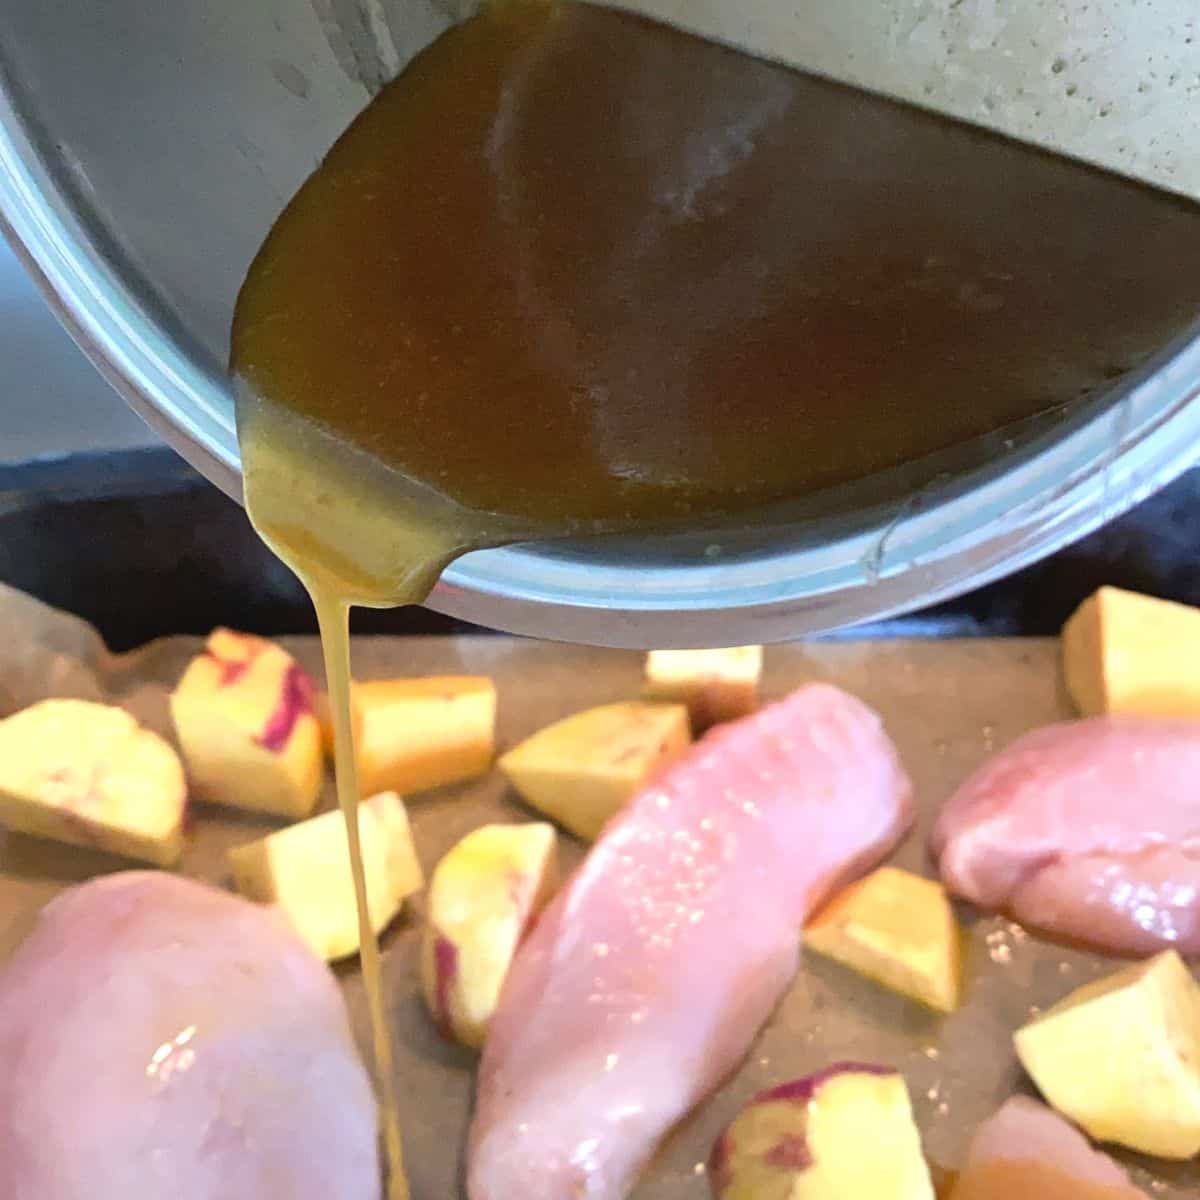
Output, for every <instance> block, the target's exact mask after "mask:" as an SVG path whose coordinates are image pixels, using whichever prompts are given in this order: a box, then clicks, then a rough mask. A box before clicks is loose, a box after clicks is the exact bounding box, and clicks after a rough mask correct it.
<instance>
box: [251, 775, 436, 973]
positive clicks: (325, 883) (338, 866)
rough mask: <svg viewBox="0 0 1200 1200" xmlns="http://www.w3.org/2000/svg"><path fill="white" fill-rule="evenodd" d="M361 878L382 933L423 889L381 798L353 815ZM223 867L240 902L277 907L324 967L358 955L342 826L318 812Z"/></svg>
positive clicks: (392, 811)
mask: <svg viewBox="0 0 1200 1200" xmlns="http://www.w3.org/2000/svg"><path fill="white" fill-rule="evenodd" d="M358 833H359V839H360V841H361V843H362V857H363V874H364V876H365V879H366V885H367V910H368V912H369V914H370V918H371V927H372V929H374V931H375V932H376V933H381V932H382V931H383V930H384V929H385V928H386V927H387V925H388V924H389V923H390V922H391V921H392V919H393V918H394V917H395V916H396V915H397V914H398V913H399V912H400V909H401V908H402V907H403V904H404V901H405V899H406V898H407V897H408V896H411V895H412V894H413V893H414V892H416V891H419V890H420V889H421V887H422V886H423V885H424V877H423V875H422V872H421V864H420V861H419V860H418V858H417V852H416V848H415V847H414V845H413V840H412V832H411V830H410V828H409V824H408V813H407V812H406V811H405V808H404V801H403V800H401V799H400V797H399V796H397V795H396V794H395V793H394V792H384V793H382V794H381V795H378V796H372V797H371V799H370V800H366V801H364V802H363V803H362V804H361V805H359V809H358ZM228 857H229V866H230V870H231V871H232V872H233V877H234V882H235V883H236V884H237V889H238V891H239V892H241V893H242V895H244V896H247V897H249V898H250V899H251V900H258V901H261V902H262V903H264V904H276V905H278V906H279V907H280V908H281V909H282V910H283V912H284V913H285V914H286V916H287V917H288V919H289V920H290V921H291V923H292V925H293V927H294V928H295V929H296V932H297V933H299V934H300V936H301V937H302V938H303V939H304V940H305V941H306V942H307V943H308V944H309V945H310V946H311V947H312V949H313V951H314V952H315V953H316V954H318V955H319V956H320V957H321V958H323V959H325V960H326V961H333V960H334V959H339V958H345V957H346V956H347V955H349V954H355V953H357V952H358V949H359V946H360V941H359V929H358V910H357V908H356V907H355V902H354V880H353V879H352V877H351V874H350V847H349V844H348V840H347V837H346V822H345V820H344V818H343V817H342V814H341V813H340V812H327V813H322V814H321V815H320V816H317V817H310V818H309V819H308V820H307V821H301V822H300V823H299V824H297V825H290V826H288V828H286V829H280V830H279V831H278V832H276V833H272V834H268V835H267V836H266V837H264V838H259V839H258V840H257V841H254V842H250V843H248V844H246V845H243V846H236V847H234V848H233V849H232V850H230V851H229V855H228Z"/></svg>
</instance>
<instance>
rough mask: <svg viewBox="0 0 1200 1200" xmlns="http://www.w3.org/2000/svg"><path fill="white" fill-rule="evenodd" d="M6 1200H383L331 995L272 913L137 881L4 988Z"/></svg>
mask: <svg viewBox="0 0 1200 1200" xmlns="http://www.w3.org/2000/svg"><path fill="white" fill-rule="evenodd" d="M0 1063H2V1064H3V1069H2V1070H0V1113H3V1120H2V1121H0V1195H2V1196H3V1197H4V1200H134V1198H136V1200H268V1198H270V1200H284V1198H285V1197H286V1200H378V1197H379V1195H380V1174H379V1163H378V1151H377V1148H376V1136H375V1130H376V1113H375V1101H374V1098H373V1096H372V1093H371V1086H370V1081H369V1079H368V1078H367V1075H366V1073H365V1071H364V1070H363V1067H362V1065H361V1063H360V1062H359V1060H358V1057H357V1055H356V1053H355V1049H354V1044H353V1041H352V1040H351V1035H350V1028H349V1024H348V1021H347V1017H346V1012H345V1008H344V1006H343V1003H342V998H341V994H340V993H339V991H338V989H337V985H336V984H335V982H334V980H333V976H332V975H331V974H330V973H329V970H328V969H327V968H326V966H325V965H324V963H322V962H320V961H319V960H318V959H316V958H315V957H314V956H313V955H312V953H311V952H310V951H309V950H308V949H307V948H306V947H305V946H304V945H303V944H302V943H301V942H300V941H299V939H298V938H297V937H296V936H295V935H294V934H293V933H292V932H291V931H290V930H289V929H288V928H287V927H286V926H285V925H284V923H283V921H282V920H281V919H280V918H278V917H277V916H276V915H275V914H274V913H272V912H270V911H268V910H266V909H263V908H258V907H256V906H255V905H252V904H249V903H247V902H246V901H244V900H237V899H235V898H234V897H232V896H229V895H226V894H225V893H223V892H219V891H216V890H214V889H212V888H208V887H204V886H203V885H201V884H197V883H192V882H189V881H188V880H184V879H180V878H177V877H175V876H170V875H160V874H156V873H153V872H140V871H131V872H127V873H124V874H120V875H113V876H109V877H107V878H104V879H99V880H96V881H94V882H92V883H87V884H84V885H82V886H80V887H76V888H73V889H72V890H71V891H69V892H67V893H65V894H64V895H62V896H61V897H59V898H58V899H57V900H55V901H53V903H51V904H50V905H49V906H48V907H47V908H46V909H45V911H44V912H43V913H42V915H41V917H40V919H39V921H38V924H37V926H36V927H35V928H34V930H33V932H32V934H31V935H30V936H29V938H28V939H27V940H26V942H25V943H24V945H23V946H22V947H21V948H20V949H19V950H18V951H17V953H16V955H15V956H14V957H13V958H12V960H11V961H10V962H9V963H8V964H7V965H6V966H5V967H4V968H3V971H2V972H0Z"/></svg>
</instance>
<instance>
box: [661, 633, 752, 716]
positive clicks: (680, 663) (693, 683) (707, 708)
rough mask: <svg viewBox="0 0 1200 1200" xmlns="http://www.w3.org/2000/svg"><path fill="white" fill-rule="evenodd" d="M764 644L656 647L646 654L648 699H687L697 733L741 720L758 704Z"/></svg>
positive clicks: (689, 713) (682, 702) (680, 700)
mask: <svg viewBox="0 0 1200 1200" xmlns="http://www.w3.org/2000/svg"><path fill="white" fill-rule="evenodd" d="M762 667H763V648H762V647H761V646H730V647H727V648H725V649H722V650H651V651H650V652H649V654H647V655H646V682H645V686H644V687H643V689H642V695H643V696H645V698H646V699H647V700H658V701H663V702H668V703H676V704H686V705H687V709H688V716H689V717H690V719H691V723H692V733H693V734H697V735H698V734H701V733H703V732H704V730H706V729H708V728H709V726H711V725H719V724H721V723H722V722H723V721H736V720H738V719H740V718H741V717H746V716H749V715H750V714H751V713H752V712H754V711H755V710H756V709H757V708H758V686H759V682H760V680H761V679H762Z"/></svg>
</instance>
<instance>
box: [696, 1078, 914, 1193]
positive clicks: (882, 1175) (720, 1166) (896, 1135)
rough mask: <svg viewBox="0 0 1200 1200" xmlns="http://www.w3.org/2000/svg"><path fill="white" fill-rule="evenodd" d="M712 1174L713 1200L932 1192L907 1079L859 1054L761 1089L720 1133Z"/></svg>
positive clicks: (710, 1171) (710, 1169)
mask: <svg viewBox="0 0 1200 1200" xmlns="http://www.w3.org/2000/svg"><path fill="white" fill-rule="evenodd" d="M864 1139H865V1140H864ZM709 1180H710V1182H711V1184H712V1190H713V1196H714V1197H715V1200H934V1190H933V1182H932V1180H931V1178H930V1174H929V1168H928V1166H927V1165H926V1163H925V1159H924V1157H923V1156H922V1153H921V1136H920V1134H919V1132H918V1131H917V1126H916V1122H915V1121H914V1119H913V1113H912V1105H911V1103H910V1101H909V1097H908V1089H907V1087H906V1086H905V1083H904V1078H903V1077H902V1076H901V1075H900V1074H899V1073H898V1072H897V1071H893V1070H891V1069H890V1068H887V1067H877V1066H870V1065H867V1064H862V1063H837V1064H835V1065H833V1066H831V1067H829V1068H827V1069H826V1070H824V1071H820V1072H818V1073H817V1074H815V1075H810V1076H808V1077H807V1078H806V1079H800V1080H796V1081H795V1082H793V1083H785V1084H783V1085H782V1086H780V1087H777V1088H772V1089H771V1090H770V1091H766V1092H762V1093H761V1094H759V1095H758V1096H756V1097H755V1098H754V1099H753V1100H751V1101H750V1103H749V1104H747V1105H746V1106H745V1108H743V1109H742V1111H741V1112H740V1113H739V1114H738V1115H737V1117H735V1118H734V1120H733V1123H732V1124H731V1125H730V1126H729V1128H728V1129H726V1130H725V1132H724V1133H723V1134H722V1135H721V1136H720V1137H719V1138H718V1139H717V1143H716V1145H715V1146H714V1147H713V1153H712V1158H711V1160H710V1162H709Z"/></svg>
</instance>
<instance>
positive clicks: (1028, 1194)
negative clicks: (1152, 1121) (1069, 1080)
mask: <svg viewBox="0 0 1200 1200" xmlns="http://www.w3.org/2000/svg"><path fill="white" fill-rule="evenodd" d="M1014 1197H1020V1198H1023V1200H1146V1198H1145V1193H1144V1192H1142V1191H1140V1190H1139V1189H1138V1188H1135V1187H1134V1186H1133V1184H1132V1183H1130V1182H1129V1176H1128V1175H1126V1174H1125V1172H1124V1171H1123V1170H1122V1169H1121V1168H1120V1167H1119V1166H1117V1164H1116V1163H1115V1162H1113V1160H1112V1159H1111V1158H1109V1157H1108V1155H1106V1154H1102V1153H1101V1152H1100V1151H1099V1150H1093V1149H1092V1147H1091V1145H1090V1143H1089V1142H1088V1140H1087V1138H1085V1137H1084V1136H1083V1134H1082V1133H1080V1132H1079V1130H1078V1129H1076V1128H1075V1126H1074V1125H1072V1124H1070V1123H1069V1122H1067V1121H1065V1120H1063V1118H1062V1117H1060V1116H1059V1115H1058V1114H1057V1113H1056V1112H1052V1111H1051V1110H1050V1109H1048V1108H1047V1107H1046V1106H1045V1105H1044V1104H1039V1103H1038V1102H1037V1101H1036V1100H1030V1099H1029V1098H1028V1097H1027V1096H1014V1097H1013V1099H1011V1100H1009V1101H1008V1102H1007V1103H1006V1104H1005V1105H1004V1106H1003V1107H1002V1108H1001V1109H1000V1111H999V1112H998V1113H996V1114H995V1116H993V1117H991V1118H989V1119H988V1120H987V1121H985V1122H984V1123H983V1124H982V1125H981V1126H980V1127H979V1129H978V1131H977V1132H976V1134H975V1137H974V1138H973V1139H972V1141H971V1148H970V1150H969V1151H968V1152H967V1161H966V1163H964V1165H963V1169H962V1173H961V1174H960V1176H959V1178H958V1182H957V1183H956V1184H955V1188H954V1191H953V1192H952V1193H951V1195H950V1200H1014Z"/></svg>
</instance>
